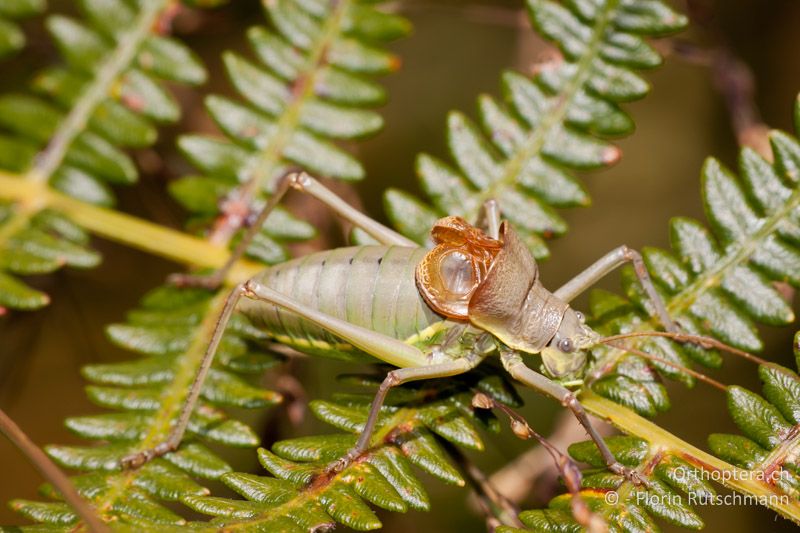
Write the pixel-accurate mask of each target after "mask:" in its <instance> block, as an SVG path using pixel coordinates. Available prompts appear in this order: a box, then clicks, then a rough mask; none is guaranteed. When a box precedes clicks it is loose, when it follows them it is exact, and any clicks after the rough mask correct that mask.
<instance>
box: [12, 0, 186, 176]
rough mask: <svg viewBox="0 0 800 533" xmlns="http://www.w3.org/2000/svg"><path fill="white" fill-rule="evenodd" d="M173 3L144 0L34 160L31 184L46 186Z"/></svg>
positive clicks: (159, 0)
mask: <svg viewBox="0 0 800 533" xmlns="http://www.w3.org/2000/svg"><path fill="white" fill-rule="evenodd" d="M173 1H174V0H147V1H146V2H144V7H143V8H142V10H141V12H140V13H139V17H138V18H137V19H136V21H135V22H134V25H133V27H132V28H131V29H130V30H129V31H128V32H126V33H124V34H122V36H121V37H120V38H119V41H118V42H117V47H116V49H115V50H114V53H112V54H111V55H110V56H109V57H108V59H107V60H106V61H105V62H104V63H103V65H102V66H101V67H100V68H99V69H98V70H97V73H96V76H95V77H94V79H93V81H92V83H91V84H90V85H89V86H88V87H87V88H86V89H84V90H83V91H81V97H80V99H79V100H78V102H77V103H76V104H75V105H74V106H72V108H71V110H70V112H69V114H68V115H67V117H66V118H65V119H64V120H63V121H62V122H61V124H60V126H59V127H58V129H57V130H56V132H55V133H54V134H53V137H52V138H51V139H50V143H49V144H48V145H47V147H46V148H45V149H44V150H43V151H42V152H40V153H39V155H38V156H37V160H36V163H35V165H34V167H33V168H32V169H31V170H30V171H29V172H28V173H27V178H28V179H30V180H33V181H41V182H46V181H48V180H49V179H50V176H51V175H52V174H53V172H55V171H56V169H58V167H59V166H61V163H62V162H63V161H64V157H65V156H66V154H67V150H69V147H70V145H71V144H72V142H73V141H74V140H75V138H76V137H77V136H78V135H79V134H80V133H81V132H82V131H84V130H85V129H86V123H87V122H88V121H89V119H90V118H91V116H92V113H94V111H95V109H96V108H97V106H98V105H100V104H101V103H102V102H103V100H105V99H106V97H107V96H108V93H109V91H110V89H111V86H112V85H113V84H114V82H116V80H117V78H119V76H120V74H122V73H123V72H124V71H125V70H126V69H127V68H128V67H129V66H130V64H131V62H132V61H133V60H134V58H135V57H136V53H137V52H138V51H139V47H140V46H141V44H142V42H143V41H144V39H145V37H147V36H148V35H149V34H150V32H151V31H152V29H153V26H154V24H155V23H156V21H157V20H158V17H159V15H160V14H161V13H162V12H163V11H164V9H166V8H167V7H168V6H169V4H171V3H173Z"/></svg>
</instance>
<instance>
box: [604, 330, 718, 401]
mask: <svg viewBox="0 0 800 533" xmlns="http://www.w3.org/2000/svg"><path fill="white" fill-rule="evenodd" d="M600 342H603V341H600ZM604 344H608V345H609V346H613V347H614V348H618V349H620V350H625V351H626V352H630V353H632V354H636V355H638V356H640V357H644V358H645V359H650V360H651V361H657V362H659V363H661V364H663V365H667V366H671V367H672V368H675V369H678V370H680V371H681V372H686V373H687V374H689V375H690V376H693V377H695V378H697V379H699V380H700V381H702V382H704V383H708V384H709V385H711V386H712V387H715V388H717V389H719V390H721V391H723V392H725V391H727V390H728V387H726V386H725V385H724V384H722V383H720V382H719V381H717V380H715V379H713V378H710V377H708V376H706V375H705V374H703V373H702V372H698V371H696V370H692V369H691V368H688V367H686V366H683V365H679V364H678V363H673V362H672V361H669V360H667V359H664V358H663V357H659V356H657V355H653V354H650V353H647V352H643V351H641V350H637V349H636V348H629V347H627V346H625V345H623V344H616V343H613V342H604Z"/></svg>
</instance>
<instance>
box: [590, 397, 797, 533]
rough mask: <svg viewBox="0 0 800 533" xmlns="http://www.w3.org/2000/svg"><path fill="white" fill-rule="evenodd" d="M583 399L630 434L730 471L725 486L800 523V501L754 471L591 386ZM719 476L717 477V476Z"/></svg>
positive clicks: (705, 467) (699, 463) (703, 466)
mask: <svg viewBox="0 0 800 533" xmlns="http://www.w3.org/2000/svg"><path fill="white" fill-rule="evenodd" d="M579 399H580V402H581V404H582V405H583V406H584V408H586V410H587V411H589V412H590V413H592V414H594V415H595V416H598V417H600V418H602V419H604V420H607V421H608V422H610V423H611V424H613V425H614V426H615V427H617V428H619V429H621V430H622V431H624V432H625V433H627V434H629V435H634V436H637V437H640V438H642V439H645V440H647V441H648V442H649V443H650V444H651V445H652V446H654V447H656V448H660V449H662V450H663V451H668V452H670V453H672V454H674V455H677V456H680V457H681V458H683V459H685V460H686V461H688V462H689V463H691V464H693V465H695V466H697V467H699V468H701V469H703V470H705V471H706V472H713V471H716V472H728V473H730V475H724V476H719V482H720V484H721V485H723V486H724V487H727V488H730V489H733V490H736V491H738V492H740V493H742V494H746V495H750V496H753V497H754V498H757V499H758V502H759V503H761V504H763V505H765V506H767V507H769V508H770V509H772V510H773V511H775V512H777V513H779V514H781V515H782V516H784V517H786V518H788V519H789V520H792V521H793V522H795V523H797V524H800V502H798V501H797V500H794V499H792V498H790V497H788V496H785V497H784V495H781V494H779V493H778V492H776V491H774V490H771V489H770V486H769V485H768V484H767V483H765V482H764V481H761V480H760V479H757V476H755V475H753V472H752V471H748V470H744V469H741V468H737V467H735V466H733V465H731V464H729V463H726V462H725V461H723V460H721V459H718V458H716V457H714V456H713V455H711V454H709V453H707V452H704V451H703V450H701V449H699V448H697V447H695V446H692V445H691V444H689V443H688V442H686V441H684V440H681V439H680V438H678V437H676V436H675V435H673V434H672V433H670V432H669V431H667V430H665V429H663V428H661V427H659V426H657V425H655V424H653V423H652V422H650V421H649V420H646V419H644V418H642V417H641V416H639V415H637V414H636V413H634V412H633V411H631V410H630V409H627V408H625V407H623V406H621V405H619V404H617V403H614V402H612V401H610V400H606V399H605V398H602V397H601V396H599V395H597V394H596V393H594V392H592V391H590V390H584V391H583V392H581V393H580V397H579ZM715 479H716V478H715Z"/></svg>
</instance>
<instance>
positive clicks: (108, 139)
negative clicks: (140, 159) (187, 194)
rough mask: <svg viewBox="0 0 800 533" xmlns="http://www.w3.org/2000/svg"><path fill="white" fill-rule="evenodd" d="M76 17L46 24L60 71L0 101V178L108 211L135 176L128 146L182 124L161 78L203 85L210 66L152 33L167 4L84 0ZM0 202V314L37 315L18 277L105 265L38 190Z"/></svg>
mask: <svg viewBox="0 0 800 533" xmlns="http://www.w3.org/2000/svg"><path fill="white" fill-rule="evenodd" d="M78 4H79V7H80V9H81V12H82V14H83V17H84V18H83V19H81V20H79V19H76V18H72V17H66V16H62V15H51V16H50V17H48V18H47V20H46V27H47V29H48V31H49V32H50V34H51V36H52V38H53V41H54V42H55V44H56V46H57V47H58V49H59V51H60V52H61V55H62V57H63V60H64V63H63V64H62V65H58V66H54V67H51V68H48V69H46V70H44V71H42V72H40V73H39V74H38V75H37V76H36V77H35V78H34V79H33V80H32V82H31V84H30V86H31V92H30V93H24V94H23V93H18V94H5V95H2V96H0V172H3V173H4V174H8V175H16V177H18V179H20V180H25V181H26V182H28V183H27V185H32V186H33V187H32V188H31V190H32V191H35V190H36V189H35V187H37V186H38V187H41V188H44V187H46V186H49V187H52V188H53V189H55V190H58V191H61V192H63V193H65V194H67V195H70V196H72V197H74V198H77V199H79V200H82V201H85V202H89V203H93V204H98V205H111V204H113V202H114V195H113V192H112V187H113V186H115V185H122V184H130V183H133V182H135V181H136V179H137V170H136V166H135V164H134V162H133V160H132V159H131V158H130V157H129V156H128V155H127V154H126V153H125V149H128V148H142V147H146V146H150V145H152V144H153V143H154V142H155V140H156V137H157V125H158V124H161V123H169V122H174V121H176V120H177V118H178V115H179V109H178V104H177V103H176V102H175V100H174V99H173V98H172V96H171V95H170V94H169V92H167V90H166V89H165V88H164V87H163V86H162V83H161V80H173V81H179V82H182V83H200V82H202V81H203V80H205V70H204V68H203V66H202V65H201V64H200V63H199V61H198V60H197V59H196V58H195V57H194V55H193V54H192V53H191V52H190V51H189V50H188V48H186V47H185V46H184V45H182V44H181V43H179V42H178V41H176V40H174V39H171V38H170V37H167V36H164V35H158V34H156V29H155V28H156V27H157V26H158V24H157V21H158V20H159V19H160V17H162V16H163V15H164V12H165V10H167V9H169V7H170V5H171V3H170V2H169V1H167V0H146V1H142V2H134V1H129V0H81V2H79V3H78ZM42 6H43V2H36V1H32V0H11V1H10V2H3V5H2V6H0V53H2V41H3V37H2V35H3V25H4V24H5V21H4V20H5V19H3V18H2V17H3V15H4V14H20V15H22V14H25V13H28V12H30V11H33V10H36V9H38V8H40V7H42ZM34 196H35V197H31V198H27V200H26V201H22V202H16V203H4V204H2V205H0V257H2V265H0V308H14V309H35V308H37V307H41V306H43V305H45V304H46V303H47V301H48V298H47V296H46V295H45V294H43V293H41V292H39V291H36V290H34V289H32V288H30V287H27V286H26V285H25V284H24V283H23V282H21V281H20V280H19V279H16V278H15V277H13V276H15V275H27V274H42V273H48V272H53V271H54V270H56V269H58V268H60V267H61V266H64V265H67V266H72V267H79V268H87V267H91V266H94V265H95V264H97V262H98V261H99V257H98V256H97V254H96V253H94V252H92V251H91V250H89V249H88V248H87V247H86V236H85V235H84V234H83V232H82V231H81V230H79V229H78V228H77V227H75V226H74V225H73V224H71V223H70V222H69V220H67V218H65V217H64V216H63V215H57V214H54V213H52V212H50V211H49V210H47V209H46V208H47V195H46V194H45V193H44V190H40V191H39V192H38V193H36V194H35V195H34Z"/></svg>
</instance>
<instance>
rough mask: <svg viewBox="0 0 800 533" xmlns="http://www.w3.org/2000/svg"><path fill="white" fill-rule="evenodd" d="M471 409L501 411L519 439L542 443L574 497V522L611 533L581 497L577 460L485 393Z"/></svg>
mask: <svg viewBox="0 0 800 533" xmlns="http://www.w3.org/2000/svg"><path fill="white" fill-rule="evenodd" d="M472 406H473V407H477V408H479V409H498V410H500V411H502V412H503V413H504V414H505V415H506V416H508V418H509V420H510V421H511V430H512V431H513V432H514V434H515V435H516V436H517V437H519V438H521V439H530V438H534V439H536V440H537V441H539V444H541V446H542V448H544V449H545V450H546V451H547V453H548V454H549V455H550V457H551V458H552V460H553V462H554V463H555V464H556V467H557V468H558V471H559V472H560V473H561V477H562V479H563V480H564V484H565V485H566V486H567V490H568V491H569V493H570V494H571V495H572V498H571V500H570V506H571V508H572V515H573V516H574V517H575V520H576V521H577V522H578V523H579V524H581V525H582V526H584V527H586V529H587V531H589V532H591V533H599V532H601V531H602V532H606V531H608V526H607V525H606V523H605V522H604V521H603V519H602V518H601V517H600V516H598V515H596V514H594V513H592V512H591V511H590V510H589V507H588V506H587V505H586V502H585V501H584V500H583V498H581V495H580V490H581V479H582V476H581V471H580V469H579V468H578V465H577V464H575V461H573V460H572V459H571V458H570V457H569V456H568V455H566V454H564V453H562V452H561V451H560V450H559V449H557V448H556V447H555V446H553V445H552V444H551V443H550V442H549V441H548V440H547V439H545V438H544V437H543V436H542V435H540V434H539V433H537V432H536V431H534V429H533V428H531V427H530V425H529V424H528V422H527V420H525V418H524V417H523V416H522V415H520V414H519V413H517V412H516V411H514V410H513V409H512V408H510V407H509V406H507V405H505V404H502V403H500V402H496V401H495V400H494V399H493V398H491V397H489V396H487V395H486V394H483V393H482V392H478V393H476V394H475V395H474V396H473V397H472Z"/></svg>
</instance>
